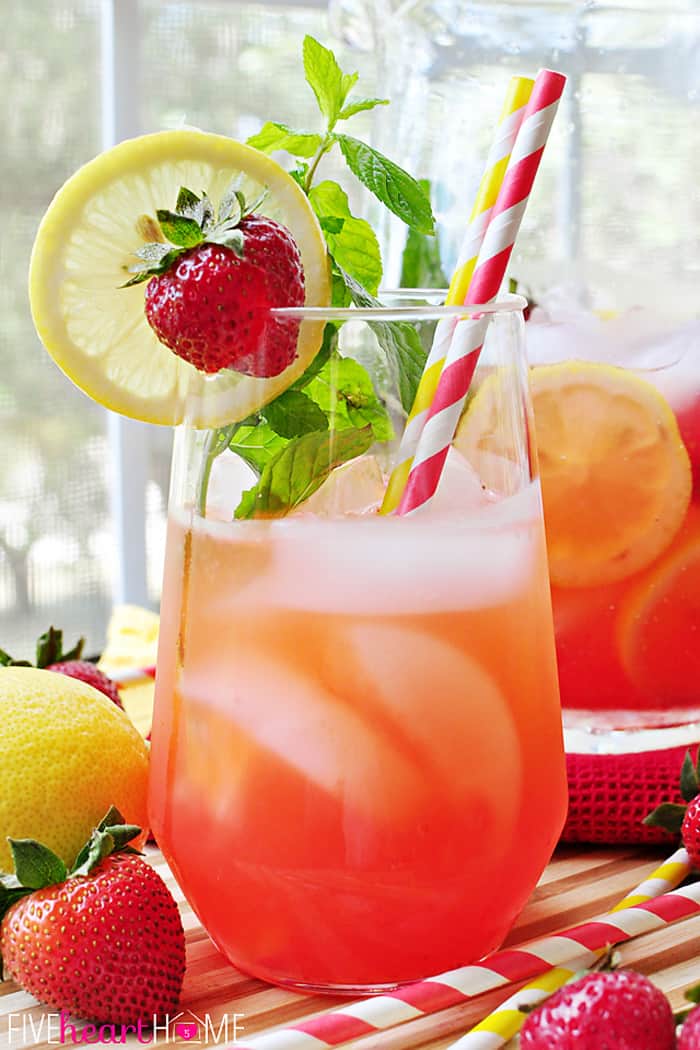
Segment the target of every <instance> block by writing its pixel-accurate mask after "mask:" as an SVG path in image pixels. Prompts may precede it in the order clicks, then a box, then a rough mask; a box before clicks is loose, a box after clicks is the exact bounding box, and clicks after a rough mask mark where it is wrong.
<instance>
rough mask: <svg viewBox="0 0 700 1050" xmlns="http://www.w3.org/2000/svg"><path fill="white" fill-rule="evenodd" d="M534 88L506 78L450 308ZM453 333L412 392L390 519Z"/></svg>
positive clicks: (438, 340) (387, 508)
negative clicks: (493, 134) (498, 115)
mask: <svg viewBox="0 0 700 1050" xmlns="http://www.w3.org/2000/svg"><path fill="white" fill-rule="evenodd" d="M534 83H535V82H534V80H532V79H531V78H530V77H511V78H510V82H509V84H508V90H507V92H506V97H505V101H504V103H503V109H502V110H501V115H500V117H499V118H498V124H497V125H496V132H495V136H494V140H493V143H492V145H491V149H490V150H489V154H488V157H487V159H486V168H485V170H484V174H483V175H482V177H481V182H480V183H479V189H478V190H477V194H476V200H475V201H474V206H473V208H472V211H471V215H470V216H469V222H468V224H467V229H466V232H465V235H464V240H463V242H462V245H461V248H460V253H459V258H458V260H457V266H456V268H455V272H454V275H453V277H452V281H451V282H450V289H449V292H448V293H447V298H446V300H445V302H446V303H447V305H448V306H461V304H462V303H463V302H464V301H465V299H466V295H467V289H468V288H469V282H470V281H471V279H472V274H473V273H474V267H475V266H476V261H477V258H478V256H479V249H480V248H481V243H482V241H483V239H484V232H485V230H486V227H487V226H488V224H489V219H490V218H491V212H492V211H493V206H494V204H495V203H496V199H497V197H498V191H499V190H500V188H501V183H502V182H503V176H504V174H505V171H506V167H507V165H508V161H509V159H510V154H511V150H512V149H513V143H514V142H515V137H516V135H517V133H518V128H519V127H520V125H521V123H522V120H523V116H524V115H525V107H526V105H527V102H528V100H529V98H530V95H531V93H532V88H533V86H534ZM454 328H455V318H445V319H443V320H442V321H440V322H439V323H438V325H437V327H436V329H435V335H434V337H433V343H432V346H431V348H430V353H429V354H428V359H427V361H426V363H425V368H424V369H423V374H422V376H421V379H420V383H419V384H418V390H417V391H416V398H415V401H414V403H413V407H412V408H411V411H410V413H409V416H408V419H407V420H406V429H405V430H404V433H403V437H402V438H401V445H400V447H399V452H398V458H397V464H396V466H395V468H394V470H393V472H392V475H391V477H390V478H389V484H388V485H387V489H386V493H385V495H384V502H383V503H382V508H381V512H382V514H390V513H391V511H392V510H394V509H395V508H396V506H397V505H398V502H399V499H400V498H401V493H402V492H403V489H404V486H405V484H406V478H407V477H408V472H409V470H410V469H411V463H412V460H413V453H414V452H415V449H416V445H417V444H418V438H419V436H420V432H421V430H422V429H423V424H424V422H425V418H426V416H427V414H428V409H429V408H430V403H431V401H432V399H433V395H434V393H435V390H436V388H437V384H438V380H439V378H440V372H441V371H442V366H443V362H444V360H445V355H446V353H447V348H448V347H449V345H450V340H451V338H452V333H453V332H454Z"/></svg>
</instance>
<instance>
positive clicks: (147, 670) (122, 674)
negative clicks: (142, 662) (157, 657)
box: [109, 667, 156, 688]
mask: <svg viewBox="0 0 700 1050" xmlns="http://www.w3.org/2000/svg"><path fill="white" fill-rule="evenodd" d="M155 676H156V669H155V667H128V668H124V670H121V671H114V673H113V674H110V676H109V677H110V678H111V679H112V681H113V682H115V683H116V685H117V687H118V688H121V686H123V685H134V683H136V682H147V681H148V680H149V679H153V678H155Z"/></svg>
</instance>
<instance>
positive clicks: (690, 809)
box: [644, 749, 700, 870]
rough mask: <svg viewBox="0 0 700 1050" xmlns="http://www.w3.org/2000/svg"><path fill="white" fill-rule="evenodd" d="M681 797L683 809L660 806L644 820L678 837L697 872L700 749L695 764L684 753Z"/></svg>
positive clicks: (699, 863) (699, 859) (699, 860)
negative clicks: (683, 802)
mask: <svg viewBox="0 0 700 1050" xmlns="http://www.w3.org/2000/svg"><path fill="white" fill-rule="evenodd" d="M680 791H681V797H682V798H683V799H685V802H686V803H687V804H686V805H685V806H684V805H682V804H681V803H677V802H663V803H662V804H661V805H660V806H657V807H656V809H654V810H653V811H652V812H651V813H649V815H648V816H647V817H645V818H644V823H645V824H647V825H648V826H649V827H654V828H663V829H664V830H665V831H668V832H669V833H670V834H671V835H678V834H680V836H681V839H682V842H683V845H684V846H685V848H686V850H687V851H688V856H689V857H690V860H691V863H692V865H693V867H694V868H696V869H698V870H700V749H699V750H698V756H697V760H696V762H693V759H692V757H691V754H690V751H687V752H686V755H685V758H684V760H683V765H682V767H681V780H680Z"/></svg>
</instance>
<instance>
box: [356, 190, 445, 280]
mask: <svg viewBox="0 0 700 1050" xmlns="http://www.w3.org/2000/svg"><path fill="white" fill-rule="evenodd" d="M418 184H419V186H420V187H421V189H422V190H423V192H424V193H425V195H426V197H427V198H428V199H430V181H429V180H428V179H419V180H418ZM346 269H347V267H346ZM448 283H449V282H448V280H447V277H446V276H445V273H444V271H443V269H442V263H441V261H440V245H439V243H438V239H437V237H428V236H426V235H425V234H424V233H419V232H418V231H417V230H414V229H411V228H410V227H409V229H408V235H407V237H406V244H405V246H404V250H403V255H402V256H401V280H400V285H401V287H402V288H446V287H447V285H448Z"/></svg>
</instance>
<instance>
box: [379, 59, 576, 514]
mask: <svg viewBox="0 0 700 1050" xmlns="http://www.w3.org/2000/svg"><path fill="white" fill-rule="evenodd" d="M565 83H566V77H564V76H563V75H562V74H561V73H554V72H552V71H551V70H547V69H544V70H540V72H539V73H538V74H537V79H536V80H535V86H534V88H533V90H532V95H531V96H530V101H529V102H528V104H527V106H526V108H525V115H524V117H523V121H522V124H521V125H520V130H519V131H518V134H517V137H516V140H515V144H514V146H513V151H512V153H511V158H510V163H509V164H508V168H507V170H506V173H505V176H504V179H503V184H502V186H501V189H500V192H499V194H498V198H497V200H496V203H495V205H494V207H493V210H492V213H491V219H490V222H489V225H488V227H487V229H486V232H485V234H484V240H483V242H482V245H481V250H480V252H479V258H478V260H477V264H476V268H475V270H474V274H473V276H472V280H471V283H470V285H469V292H468V295H467V300H468V302H469V303H487V302H489V301H490V300H492V299H494V298H495V297H496V296H497V295H498V292H499V290H500V287H501V283H502V281H503V278H504V276H505V272H506V267H507V266H508V261H509V259H510V256H511V252H512V251H513V245H514V243H515V238H516V237H517V234H518V230H519V229H520V224H521V222H522V219H523V215H524V214H525V208H526V207H527V202H528V200H529V197H530V192H531V190H532V186H533V183H534V181H535V175H536V174H537V170H538V168H539V165H540V160H541V159H542V153H543V151H544V147H545V144H546V142H547V138H548V136H549V132H550V129H551V127H552V122H553V120H554V117H555V115H556V111H557V106H558V105H559V99H560V98H561V95H562V92H563V90H564V84H565ZM487 325H488V317H487V316H486V317H481V318H474V319H471V320H464V321H459V322H458V324H457V326H456V328H455V331H454V335H453V337H452V340H451V342H450V345H449V349H448V352H447V356H446V358H445V363H444V365H443V368H442V371H441V373H440V378H439V381H438V385H437V389H436V391H435V395H434V397H433V399H432V402H431V405H430V408H429V410H428V413H427V417H426V419H425V423H424V425H423V429H422V431H421V433H420V436H419V438H418V444H417V447H416V450H415V453H414V457H413V463H412V465H411V468H410V471H409V474H408V478H407V480H406V485H405V488H404V490H403V493H402V495H401V499H400V501H399V503H398V506H397V508H396V510H397V513H398V514H408V513H410V512H411V511H414V510H416V509H417V508H418V507H420V506H422V505H423V504H424V503H427V501H428V500H429V499H430V498H431V497H432V496H433V494H434V492H435V490H436V488H437V485H438V482H439V480H440V476H441V474H442V468H443V466H444V463H445V460H446V458H447V452H448V449H449V447H450V445H451V443H452V439H453V437H454V434H455V430H456V429H457V423H458V422H459V418H460V415H461V413H462V409H463V406H464V399H465V397H466V395H467V392H468V390H469V385H470V383H471V381H472V376H473V375H474V369H475V368H476V364H477V361H478V358H479V352H480V350H481V347H482V344H483V341H484V338H485V335H486V328H487Z"/></svg>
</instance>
